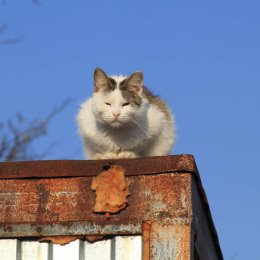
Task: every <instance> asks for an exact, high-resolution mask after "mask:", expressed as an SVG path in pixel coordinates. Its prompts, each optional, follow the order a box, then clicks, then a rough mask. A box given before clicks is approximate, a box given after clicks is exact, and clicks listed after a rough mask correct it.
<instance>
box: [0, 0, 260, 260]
mask: <svg viewBox="0 0 260 260" xmlns="http://www.w3.org/2000/svg"><path fill="white" fill-rule="evenodd" d="M5 23H7V24H8V25H9V27H8V30H6V31H5V32H4V34H2V35H0V41H1V40H4V39H6V38H9V37H17V36H23V41H22V42H21V43H20V44H17V45H10V46H6V45H0V90H1V92H0V121H5V120H7V119H9V118H14V115H15V113H16V112H17V111H20V112H22V113H23V115H24V116H25V117H26V118H28V119H29V120H30V119H33V118H36V117H44V116H45V115H47V114H48V113H49V112H50V111H51V109H52V107H53V106H54V105H57V104H59V103H60V102H61V101H62V100H64V99H65V98H66V97H71V98H73V102H72V103H71V105H69V106H68V107H67V109H66V110H65V111H64V112H63V113H62V114H61V115H60V116H58V117H57V118H56V119H55V120H54V121H53V122H52V123H51V125H50V133H49V135H48V136H47V137H45V138H42V139H41V140H39V141H38V142H37V143H36V144H35V149H36V150H37V151H41V150H43V149H44V147H46V145H47V144H48V143H50V142H52V141H58V142H59V143H58V145H57V146H56V147H55V149H54V150H53V151H52V153H50V155H49V156H48V157H47V158H46V159H60V158H67V159H68V158H70V159H82V158H83V156H82V153H81V142H80V139H79V137H78V135H77V132H76V124H75V115H76V113H77V111H78V107H79V104H80V103H81V102H82V101H83V100H84V99H85V98H86V97H88V96H90V95H91V93H92V88H93V87H92V85H93V84H92V74H93V70H94V68H95V67H96V66H100V67H102V68H103V69H104V70H105V71H107V72H108V73H118V72H121V73H124V74H130V73H132V72H134V71H136V70H142V71H143V72H144V75H145V83H146V85H147V86H149V87H150V88H151V89H152V90H153V92H154V93H156V94H159V95H160V96H162V97H164V98H165V99H167V100H168V102H169V104H170V107H171V108H172V110H173V112H174V114H175V117H176V121H177V129H178V139H177V143H176V146H175V148H174V151H173V153H174V154H180V153H189V154H193V155H194V156H195V158H196V162H197V164H198V168H199V171H200V174H201V178H202V181H203V185H204V187H205V190H206V193H207V196H208V199H209V202H210V206H211V211H212V214H213V218H214V222H215V225H216V228H217V230H218V234H219V238H220V243H221V246H222V250H223V253H224V256H225V259H227V260H245V259H246V260H259V259H260V249H259V245H260V244H259V243H260V236H259V234H260V188H259V183H260V172H259V168H258V162H259V161H260V152H259V149H260V136H259V132H260V117H259V113H260V106H259V98H260V2H259V0H247V1H241V0H236V1H235V0H230V1H229V0H219V1H174V0H168V1H136V0H132V1H118V0H117V1H114V0H111V1H104V0H100V1H83V0H78V1H61V0H57V1H50V0H42V6H38V5H35V4H32V2H30V1H29V0H27V1H25V0H24V1H21V0H16V1H11V0H6V1H5V5H3V6H0V24H5ZM255 163H256V164H255Z"/></svg>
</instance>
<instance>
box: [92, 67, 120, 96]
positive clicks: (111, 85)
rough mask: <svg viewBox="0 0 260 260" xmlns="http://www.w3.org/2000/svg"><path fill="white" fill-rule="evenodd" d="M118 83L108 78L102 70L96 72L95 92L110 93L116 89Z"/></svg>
mask: <svg viewBox="0 0 260 260" xmlns="http://www.w3.org/2000/svg"><path fill="white" fill-rule="evenodd" d="M116 86H117V83H116V81H115V80H114V79H113V78H111V77H108V76H107V74H106V73H105V72H104V71H103V70H102V69H100V68H96V69H95V71H94V92H99V91H103V92H110V91H113V90H115V89H116Z"/></svg>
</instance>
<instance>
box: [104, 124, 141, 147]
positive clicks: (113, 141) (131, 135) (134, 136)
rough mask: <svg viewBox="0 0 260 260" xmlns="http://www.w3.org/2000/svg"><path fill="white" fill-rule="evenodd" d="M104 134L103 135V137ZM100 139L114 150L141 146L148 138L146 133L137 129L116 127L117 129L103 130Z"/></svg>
mask: <svg viewBox="0 0 260 260" xmlns="http://www.w3.org/2000/svg"><path fill="white" fill-rule="evenodd" d="M101 136H102V137H101ZM101 136H100V139H99V141H100V142H102V143H103V145H104V146H106V147H107V148H109V149H112V150H128V149H134V148H135V147H137V146H140V144H141V143H143V142H144V141H145V139H146V135H145V134H144V133H142V132H140V131H138V130H135V129H116V130H115V131H112V132H111V131H103V132H102V134H101Z"/></svg>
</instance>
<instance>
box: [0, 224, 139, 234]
mask: <svg viewBox="0 0 260 260" xmlns="http://www.w3.org/2000/svg"><path fill="white" fill-rule="evenodd" d="M0 234H1V235H0V237H2V238H3V237H46V236H57V235H59V236H83V235H88V234H97V235H109V234H114V235H116V234H121V235H122V234H128V235H134V234H142V222H141V221H135V222H134V223H123V222H120V223H114V224H113V223H110V222H107V221H106V222H101V223H99V222H92V221H86V222H63V223H49V224H46V223H45V224H43V223H38V224H34V223H10V222H9V223H7V224H4V225H3V224H1V225H0Z"/></svg>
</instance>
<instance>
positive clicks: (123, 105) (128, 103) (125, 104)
mask: <svg viewBox="0 0 260 260" xmlns="http://www.w3.org/2000/svg"><path fill="white" fill-rule="evenodd" d="M128 105H130V102H127V103H123V104H122V107H125V106H128Z"/></svg>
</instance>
